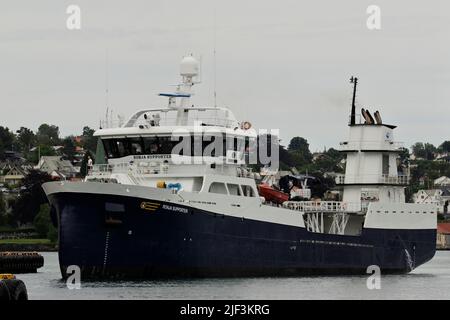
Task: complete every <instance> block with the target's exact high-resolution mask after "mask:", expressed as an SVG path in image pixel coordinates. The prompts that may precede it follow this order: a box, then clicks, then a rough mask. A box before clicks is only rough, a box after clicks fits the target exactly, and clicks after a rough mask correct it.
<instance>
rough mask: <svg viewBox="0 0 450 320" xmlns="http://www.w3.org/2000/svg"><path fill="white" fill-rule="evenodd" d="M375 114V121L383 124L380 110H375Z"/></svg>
mask: <svg viewBox="0 0 450 320" xmlns="http://www.w3.org/2000/svg"><path fill="white" fill-rule="evenodd" d="M373 115H374V117H375V121H376V122H377V124H383V121H381V115H380V112H379V111H378V110H377V111H375V113H374V114H373Z"/></svg>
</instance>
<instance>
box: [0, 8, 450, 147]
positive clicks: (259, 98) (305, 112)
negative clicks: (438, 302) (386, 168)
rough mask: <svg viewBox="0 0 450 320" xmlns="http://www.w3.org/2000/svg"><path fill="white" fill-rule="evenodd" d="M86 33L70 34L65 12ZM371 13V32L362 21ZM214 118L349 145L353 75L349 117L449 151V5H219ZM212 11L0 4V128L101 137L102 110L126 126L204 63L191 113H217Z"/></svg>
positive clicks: (285, 138) (408, 142)
mask: <svg viewBox="0 0 450 320" xmlns="http://www.w3.org/2000/svg"><path fill="white" fill-rule="evenodd" d="M69 4H77V5H79V6H80V7H81V10H82V12H81V13H82V29H81V30H80V31H69V30H67V29H66V19H67V16H68V15H67V14H66V13H65V11H66V8H67V6H68V5H69ZM370 4H376V5H379V6H380V7H381V26H382V29H381V30H379V31H370V30H368V29H367V28H366V19H367V14H366V8H367V6H368V5H370ZM215 7H216V26H217V27H216V34H217V36H216V43H217V44H216V47H217V69H216V70H217V72H216V74H217V94H218V99H217V101H218V105H219V106H227V107H230V108H231V109H232V110H233V111H234V113H235V114H236V116H237V117H238V118H239V119H241V120H249V121H251V122H252V123H253V124H254V125H255V126H256V127H257V128H279V129H280V134H281V138H282V139H283V143H285V144H286V143H287V142H288V141H289V139H290V138H291V137H292V136H296V135H299V136H303V137H305V138H307V139H308V141H309V142H310V144H311V149H312V151H316V150H319V149H323V147H324V146H327V147H337V146H338V143H339V141H341V140H343V139H345V137H346V134H347V128H346V124H347V120H348V113H349V109H350V102H351V85H350V84H349V82H348V79H349V78H350V76H351V75H357V76H358V77H359V78H360V86H359V91H358V104H359V106H360V107H361V106H363V107H366V108H368V109H370V110H372V111H375V110H376V109H379V110H380V111H381V115H382V118H383V120H384V121H385V122H389V123H392V124H396V125H398V126H399V128H398V129H397V132H396V139H397V140H399V141H404V142H405V144H406V146H408V147H409V146H410V145H411V144H412V143H413V142H415V141H429V142H432V143H434V144H439V143H441V142H442V141H443V140H444V139H450V121H449V118H450V89H449V87H450V2H448V1H427V2H424V1H411V0H409V1H398V0H397V1H392V0H391V1H380V0H372V1H364V0H353V1H298V0H277V1H256V0H252V1H242V0H240V1H237V0H227V1H219V0H217V1H216V4H215ZM213 26H214V1H211V0H210V1H206V0H202V1H196V0H191V1H175V0H152V1H148V0H147V1H144V0H143V1H137V0H130V1H111V0H109V1H97V0H95V1H93V0H83V1H82V0H71V1H62V0H40V1H31V0H29V1H23V0H14V1H12V0H3V1H2V2H1V3H0V110H1V112H0V125H3V126H8V127H9V128H11V129H14V130H16V129H18V128H19V127H20V126H26V127H29V128H32V129H34V130H35V129H36V128H37V127H38V125H39V124H41V123H44V122H46V123H51V124H55V125H58V126H59V127H60V130H61V133H62V134H63V135H68V134H78V133H80V132H81V128H82V127H83V126H84V125H89V126H92V127H94V128H97V127H98V123H99V120H100V119H101V118H103V117H104V113H105V109H106V107H105V69H106V68H105V56H106V51H107V52H108V60H109V68H108V69H109V71H108V72H109V77H108V79H109V90H110V94H109V102H110V105H111V107H112V108H113V109H114V111H115V112H116V113H120V114H123V115H125V116H126V117H128V116H129V115H130V114H131V113H132V112H133V111H135V110H136V109H138V108H141V107H151V106H162V105H165V104H166V101H165V99H163V98H160V97H158V96H157V95H156V94H157V93H158V92H160V91H167V90H168V89H169V88H170V87H169V85H170V84H175V83H177V82H178V80H179V76H178V65H179V62H180V59H181V58H182V56H183V55H185V54H188V53H194V54H196V55H202V56H203V83H202V84H201V85H199V86H197V87H195V92H196V96H195V97H194V102H195V104H196V105H199V106H205V105H212V104H213V63H212V61H213V60H212V52H213V44H214V28H213Z"/></svg>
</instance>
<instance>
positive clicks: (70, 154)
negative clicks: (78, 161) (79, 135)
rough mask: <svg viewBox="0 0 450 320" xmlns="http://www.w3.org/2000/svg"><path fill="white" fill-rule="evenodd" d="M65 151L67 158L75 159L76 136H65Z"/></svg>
mask: <svg viewBox="0 0 450 320" xmlns="http://www.w3.org/2000/svg"><path fill="white" fill-rule="evenodd" d="M63 153H64V154H65V155H66V156H67V158H68V159H69V160H70V161H72V160H73V159H74V156H75V153H76V147H75V142H74V137H73V136H69V137H66V138H64V140H63Z"/></svg>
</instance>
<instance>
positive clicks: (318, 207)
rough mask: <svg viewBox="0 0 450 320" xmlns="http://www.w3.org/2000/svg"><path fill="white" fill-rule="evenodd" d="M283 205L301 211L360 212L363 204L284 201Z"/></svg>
mask: <svg viewBox="0 0 450 320" xmlns="http://www.w3.org/2000/svg"><path fill="white" fill-rule="evenodd" d="M283 207H285V208H287V209H291V210H297V211H301V212H305V213H308V212H354V213H357V212H362V211H363V209H364V208H363V206H362V205H361V203H357V202H342V201H286V202H284V203H283Z"/></svg>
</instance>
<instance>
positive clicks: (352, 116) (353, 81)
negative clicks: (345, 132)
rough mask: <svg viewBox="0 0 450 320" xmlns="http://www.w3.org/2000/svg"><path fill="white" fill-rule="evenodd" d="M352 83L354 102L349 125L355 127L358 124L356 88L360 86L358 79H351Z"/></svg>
mask: <svg viewBox="0 0 450 320" xmlns="http://www.w3.org/2000/svg"><path fill="white" fill-rule="evenodd" d="M350 83H353V100H352V112H351V114H350V124H349V125H350V126H354V125H355V124H356V121H355V113H356V111H355V109H356V107H355V98H356V86H357V84H358V78H356V77H353V76H352V77H351V78H350Z"/></svg>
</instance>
